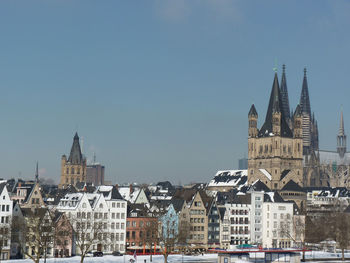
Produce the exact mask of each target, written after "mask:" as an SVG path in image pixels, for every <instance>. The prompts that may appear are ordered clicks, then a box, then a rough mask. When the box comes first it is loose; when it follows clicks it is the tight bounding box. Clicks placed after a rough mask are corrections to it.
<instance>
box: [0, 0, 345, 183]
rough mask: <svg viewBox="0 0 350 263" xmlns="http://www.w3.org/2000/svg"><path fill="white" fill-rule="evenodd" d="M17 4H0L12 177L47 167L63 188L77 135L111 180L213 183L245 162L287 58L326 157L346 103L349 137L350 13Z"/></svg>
mask: <svg viewBox="0 0 350 263" xmlns="http://www.w3.org/2000/svg"><path fill="white" fill-rule="evenodd" d="M18 3H19V2H17V1H11V2H2V3H1V4H0V7H1V8H0V22H1V23H0V34H1V35H2V38H3V40H2V41H1V43H0V52H1V53H0V72H1V78H0V88H1V90H2V97H1V98H0V100H1V104H0V105H1V106H0V107H1V111H0V112H1V114H0V120H1V124H2V130H1V135H2V136H1V140H0V145H1V148H0V158H1V160H2V167H3V169H2V174H1V176H0V177H3V178H5V179H9V178H11V177H14V178H17V177H22V178H24V179H29V178H33V179H34V174H35V165H36V161H39V166H40V167H39V168H40V170H39V173H40V176H42V177H44V178H51V179H54V180H55V182H56V183H58V181H59V178H60V158H61V156H62V155H63V154H65V155H68V154H69V151H70V147H71V145H72V142H73V136H74V134H75V132H78V134H79V136H80V138H83V139H84V143H83V145H84V146H83V148H84V150H83V151H84V154H85V155H86V156H87V158H88V159H91V158H92V157H93V153H96V157H97V161H98V162H100V163H101V164H103V165H105V167H106V180H108V181H112V182H118V183H126V182H140V183H142V182H158V181H164V180H169V181H171V182H173V183H179V182H181V183H188V182H190V181H208V179H210V178H211V177H212V176H213V175H214V174H215V173H216V171H217V170H223V169H233V168H237V167H238V159H240V158H242V157H243V156H247V137H248V135H247V131H248V122H247V115H248V111H249V108H250V106H251V104H252V103H254V104H255V106H256V109H257V111H258V112H259V123H258V127H261V125H262V122H263V120H264V118H265V114H266V109H267V98H268V96H269V92H270V90H271V86H272V83H273V74H274V73H273V68H274V67H275V59H277V68H278V77H279V80H280V79H281V74H282V64H286V75H287V86H288V92H289V101H290V106H291V107H292V108H293V109H295V107H296V105H297V103H298V101H299V98H300V93H301V87H302V80H303V69H304V67H306V68H307V76H308V84H309V91H310V100H311V108H312V110H313V111H314V112H315V117H316V119H317V121H318V127H319V134H320V149H323V150H336V136H337V134H338V129H339V122H340V111H341V105H343V106H342V108H343V112H344V123H345V133H348V129H347V127H348V123H350V114H349V112H350V111H349V109H350V106H349V105H347V103H346V102H347V101H346V98H347V97H349V95H350V94H349V93H350V91H349V89H348V88H347V76H348V75H349V67H347V65H346V62H347V61H348V59H349V52H348V48H347V47H348V46H349V44H350V37H349V36H348V34H346V33H347V28H348V26H349V25H350V19H349V18H348V15H347V14H348V11H350V4H349V3H347V2H346V1H337V2H333V1H322V2H318V1H309V2H306V3H304V2H301V1H297V2H289V3H279V2H278V1H266V2H265V3H264V4H262V3H259V2H255V4H253V3H247V2H245V1H225V0H222V1H216V2H215V3H214V2H211V1H181V0H179V1H150V2H142V3H137V4H136V3H130V2H118V3H115V2H105V3H104V4H103V5H101V4H99V5H97V4H96V3H93V2H90V1H84V3H83V2H79V1H77V2H71V1H50V2H48V3H44V2H40V1H31V3H25V2H21V4H20V5H18ZM311 10H312V11H311ZM19 173H20V174H21V175H20V176H19Z"/></svg>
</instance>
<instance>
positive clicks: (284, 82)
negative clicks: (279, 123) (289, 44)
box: [280, 64, 290, 121]
mask: <svg viewBox="0 0 350 263" xmlns="http://www.w3.org/2000/svg"><path fill="white" fill-rule="evenodd" d="M280 92H281V100H282V110H283V113H284V116H285V118H286V120H287V121H288V120H289V119H290V115H289V114H290V108H289V98H288V89H287V79H286V65H284V64H283V66H282V80H281V89H280Z"/></svg>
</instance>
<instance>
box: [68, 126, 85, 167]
mask: <svg viewBox="0 0 350 263" xmlns="http://www.w3.org/2000/svg"><path fill="white" fill-rule="evenodd" d="M82 161H83V155H82V154H81V148H80V143H79V136H78V133H77V132H76V133H75V135H74V139H73V145H72V148H71V150H70V154H69V158H68V162H70V163H71V164H81V163H82Z"/></svg>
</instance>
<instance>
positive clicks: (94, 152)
mask: <svg viewBox="0 0 350 263" xmlns="http://www.w3.org/2000/svg"><path fill="white" fill-rule="evenodd" d="M95 163H96V153H95V152H94V164H95Z"/></svg>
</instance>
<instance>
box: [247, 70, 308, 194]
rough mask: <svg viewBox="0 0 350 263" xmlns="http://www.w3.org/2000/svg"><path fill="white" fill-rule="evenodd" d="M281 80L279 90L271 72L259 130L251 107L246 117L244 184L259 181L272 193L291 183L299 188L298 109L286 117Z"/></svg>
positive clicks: (299, 145)
mask: <svg viewBox="0 0 350 263" xmlns="http://www.w3.org/2000/svg"><path fill="white" fill-rule="evenodd" d="M284 70H285V69H284V68H283V72H284ZM283 78H284V79H283ZM282 79H283V82H284V84H283V87H282V89H281V90H280V87H279V84H278V77H277V73H275V77H274V81H273V84H272V90H271V95H270V101H269V105H268V108H267V113H266V118H265V122H264V124H263V126H262V127H261V129H260V130H258V128H257V121H258V113H257V111H256V109H255V106H254V105H252V106H251V108H250V111H249V114H248V119H249V129H248V135H249V137H248V183H249V184H252V183H254V182H255V181H256V180H260V181H262V182H263V183H265V184H266V185H267V186H268V187H269V188H270V189H273V190H280V189H282V188H283V186H284V185H285V184H287V183H288V182H289V181H291V180H293V181H294V182H295V183H297V184H298V185H300V186H303V139H302V114H301V107H300V106H299V105H298V106H297V109H296V111H295V113H294V116H293V118H290V116H289V114H288V113H287V112H289V109H288V108H289V105H285V104H286V103H288V100H286V98H287V99H288V97H287V96H288V93H286V92H287V89H286V86H285V85H286V80H285V76H282ZM284 86H285V87H284ZM281 93H283V96H282V94H281ZM288 104H289V103H288ZM287 106H288V108H287ZM291 126H293V129H291Z"/></svg>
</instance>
